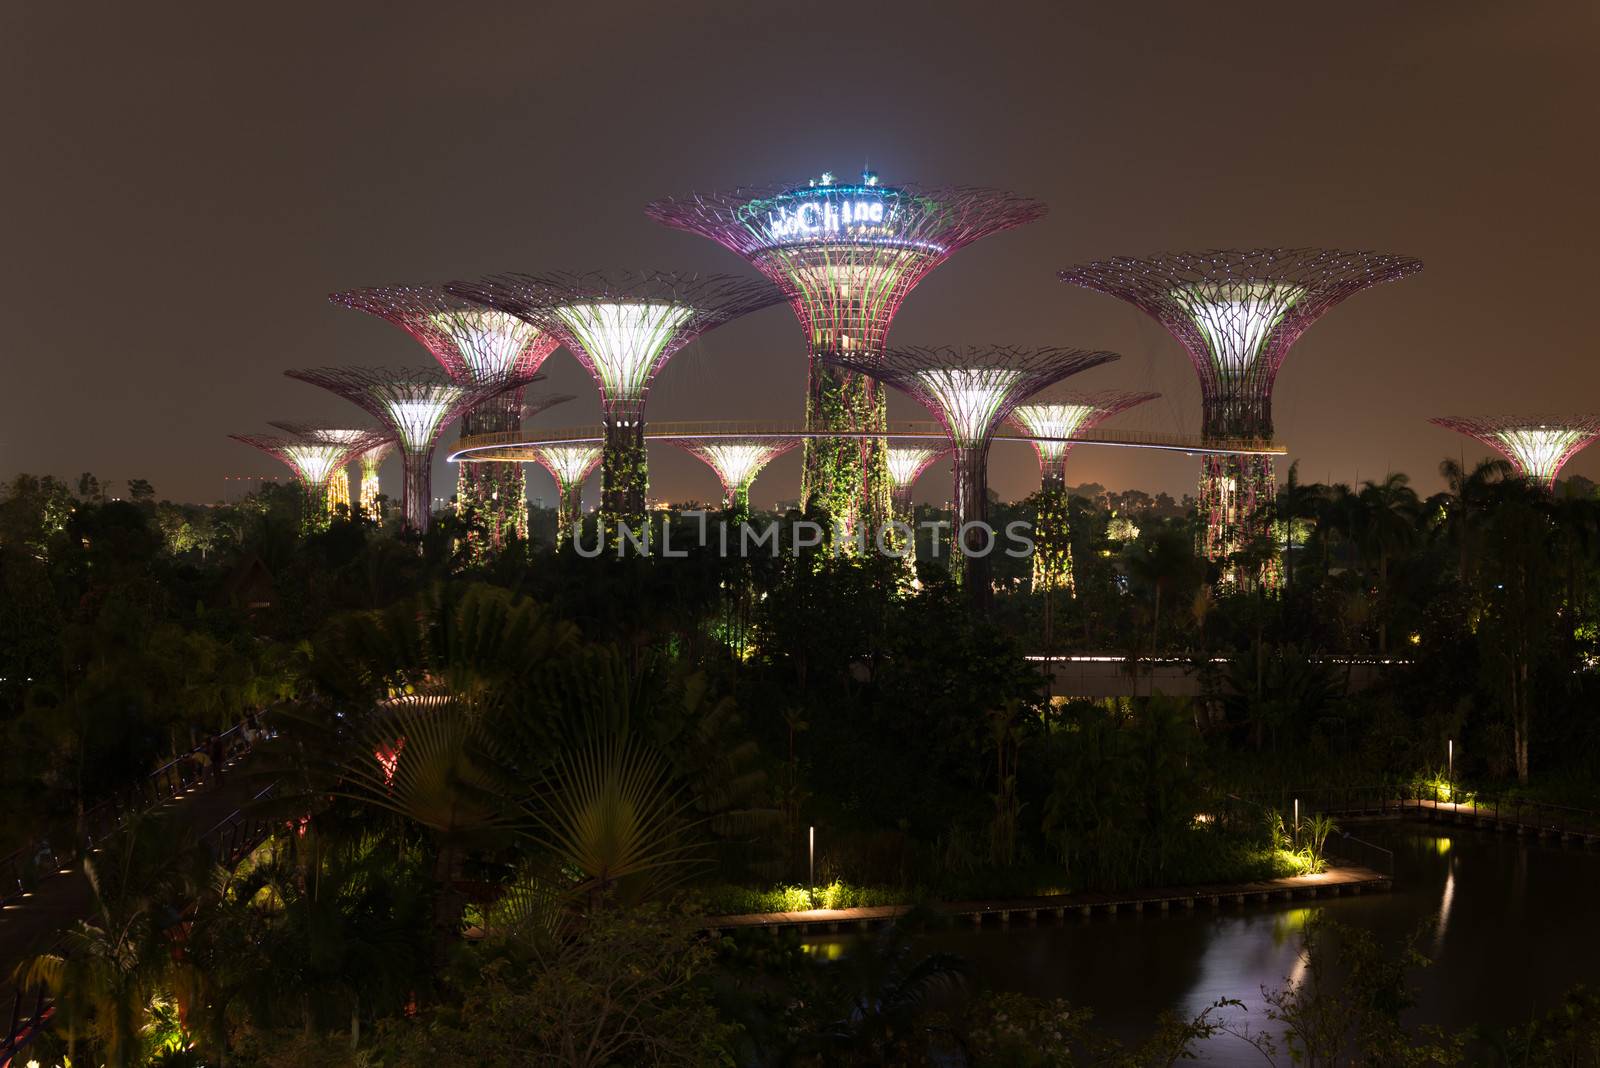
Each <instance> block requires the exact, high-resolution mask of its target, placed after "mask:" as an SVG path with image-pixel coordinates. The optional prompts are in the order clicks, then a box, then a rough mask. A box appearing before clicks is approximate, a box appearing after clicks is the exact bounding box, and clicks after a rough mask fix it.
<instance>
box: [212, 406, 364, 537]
mask: <svg viewBox="0 0 1600 1068" xmlns="http://www.w3.org/2000/svg"><path fill="white" fill-rule="evenodd" d="M276 425H279V426H282V424H276ZM297 425H298V424H297ZM228 436H229V437H231V438H232V439H233V440H234V441H239V442H243V443H244V444H246V445H250V446H252V447H254V448H257V449H260V450H261V451H262V452H264V453H266V454H267V455H268V456H271V457H273V458H274V459H276V460H279V461H281V462H282V463H284V464H286V465H287V466H288V467H289V469H290V470H291V471H293V472H294V474H295V478H296V479H298V480H299V482H300V486H301V489H302V491H303V492H304V495H305V497H304V506H303V508H302V512H301V514H302V517H303V520H302V521H303V524H304V526H305V528H306V529H307V530H316V529H320V528H321V527H323V526H326V525H327V521H328V481H329V479H330V478H331V477H332V476H333V473H334V472H335V471H337V470H339V469H340V468H341V467H343V466H344V465H345V464H347V463H349V462H350V458H351V457H352V456H354V455H356V454H357V453H359V452H361V451H362V450H363V449H367V448H371V447H372V446H374V445H376V444H378V443H379V442H381V441H382V440H383V439H384V437H385V432H384V431H382V430H377V429H373V430H365V431H353V432H350V433H349V434H347V435H346V434H341V435H339V438H340V440H333V439H332V438H330V437H329V436H327V435H324V434H320V433H301V432H298V431H293V430H286V431H285V432H284V433H282V434H275V435H272V434H229V435H228Z"/></svg>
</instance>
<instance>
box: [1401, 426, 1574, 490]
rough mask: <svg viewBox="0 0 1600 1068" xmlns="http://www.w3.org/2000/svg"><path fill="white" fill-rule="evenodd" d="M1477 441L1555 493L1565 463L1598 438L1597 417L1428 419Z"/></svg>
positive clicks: (1522, 474) (1542, 487)
mask: <svg viewBox="0 0 1600 1068" xmlns="http://www.w3.org/2000/svg"><path fill="white" fill-rule="evenodd" d="M1428 422H1430V423H1432V424H1434V425H1435V426H1442V427H1444V428H1445V429H1447V430H1455V431H1458V432H1460V433H1462V434H1466V435H1468V436H1469V437H1474V438H1477V439H1478V440H1479V441H1481V442H1483V443H1484V444H1485V445H1487V446H1489V448H1491V449H1493V450H1494V451H1495V452H1498V453H1499V454H1500V455H1501V456H1504V457H1505V458H1506V459H1507V460H1509V461H1511V466H1512V467H1513V468H1515V469H1516V471H1517V473H1518V474H1519V475H1521V476H1522V477H1523V478H1526V479H1527V480H1528V481H1530V482H1533V483H1535V484H1536V485H1538V486H1539V487H1540V488H1541V489H1543V490H1544V491H1545V492H1547V493H1549V492H1552V491H1554V490H1555V486H1556V476H1557V475H1559V474H1560V473H1561V468H1562V467H1564V466H1565V465H1566V462H1567V461H1568V460H1570V459H1572V458H1573V457H1574V456H1576V455H1577V454H1578V453H1579V452H1581V451H1582V450H1583V449H1584V448H1585V447H1587V446H1588V445H1589V443H1590V442H1592V441H1594V439H1595V438H1597V437H1600V415H1528V416H1516V415H1484V416H1443V417H1440V418H1438V419H1429V420H1428Z"/></svg>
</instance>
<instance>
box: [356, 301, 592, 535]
mask: <svg viewBox="0 0 1600 1068" xmlns="http://www.w3.org/2000/svg"><path fill="white" fill-rule="evenodd" d="M328 299H329V300H331V301H333V302H334V303H335V304H339V305H342V306H344V307H346V308H353V309H355V310H356V311H362V312H366V313H367V314H368V315H375V316H377V317H378V318H380V319H383V320H385V321H386V322H389V323H393V324H394V325H395V326H398V327H400V328H401V329H402V330H404V331H405V332H406V333H408V334H410V335H411V336H412V337H413V338H414V339H416V341H417V342H418V343H420V344H421V345H422V346H423V348H425V349H427V350H428V352H429V353H431V354H432V355H433V358H434V359H436V360H438V361H439V365H440V366H441V367H443V368H444V371H445V374H447V375H449V376H450V378H451V380H452V381H455V382H460V383H463V384H466V385H484V384H488V383H491V382H503V381H507V380H511V379H527V378H531V377H532V376H533V375H534V374H536V373H537V372H538V370H539V368H540V367H541V366H542V365H543V364H544V361H545V360H546V359H547V358H548V357H549V355H550V354H551V353H552V352H554V351H555V350H556V347H557V346H559V345H560V344H561V342H560V340H559V339H558V338H556V337H555V336H554V335H553V334H550V333H548V332H546V331H544V330H541V329H540V328H539V327H537V326H535V325H533V324H531V323H527V322H524V321H523V320H521V319H518V318H517V317H516V316H513V315H507V314H505V313H504V312H500V311H495V310H494V309H491V308H484V307H481V306H479V305H476V304H473V303H472V302H470V301H467V300H463V299H462V298H461V297H458V296H456V295H455V294H453V293H450V292H449V291H447V290H446V289H445V288H444V287H443V286H437V285H401V286H376V287H372V288H368V289H352V290H347V291H345V292H342V293H333V294H330V295H329V297H328ZM523 403H524V402H523V396H522V390H521V389H520V388H514V389H507V390H505V391H503V392H500V393H496V394H494V395H493V396H491V397H487V398H485V399H484V400H483V401H481V402H479V403H477V404H475V405H473V406H472V407H470V408H468V409H467V410H466V411H465V412H463V413H462V415H461V432H462V433H463V434H467V435H472V434H486V433H495V432H497V431H507V430H520V429H521V428H522V420H521V415H522V408H523ZM527 499H528V485H527V477H526V473H525V472H524V470H523V468H522V467H521V466H520V465H513V466H505V465H502V466H498V467H487V466H484V465H482V464H478V463H471V462H468V463H463V464H462V465H461V466H460V467H459V468H458V469H457V470H456V502H457V508H458V510H459V513H460V514H461V516H462V518H463V519H464V520H465V521H466V523H467V526H468V529H469V530H472V531H477V530H479V529H482V530H483V531H485V532H486V533H487V535H488V545H487V546H482V545H479V544H475V546H474V547H475V549H480V550H481V549H485V548H499V546H500V545H502V544H503V543H504V541H505V539H506V538H507V537H508V536H509V535H510V534H511V533H513V532H515V533H516V535H517V536H518V537H521V538H526V537H527V536H528V505H527ZM469 537H473V536H471V535H469Z"/></svg>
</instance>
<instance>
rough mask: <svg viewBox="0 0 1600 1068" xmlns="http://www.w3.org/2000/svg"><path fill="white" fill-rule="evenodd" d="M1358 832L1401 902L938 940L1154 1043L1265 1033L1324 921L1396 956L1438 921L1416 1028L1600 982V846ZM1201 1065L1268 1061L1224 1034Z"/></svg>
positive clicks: (1416, 831) (1492, 1015) (1332, 901)
mask: <svg viewBox="0 0 1600 1068" xmlns="http://www.w3.org/2000/svg"><path fill="white" fill-rule="evenodd" d="M1354 830H1355V833H1357V834H1359V835H1360V836H1361V837H1362V838H1365V839H1367V840H1368V841H1371V842H1374V843H1377V844H1380V845H1383V846H1385V847H1387V848H1390V849H1393V850H1394V852H1395V884H1394V889H1393V890H1392V891H1391V892H1389V893H1382V894H1367V895H1363V896H1360V897H1338V898H1318V899H1315V900H1314V901H1301V902H1281V903H1273V904H1260V905H1247V906H1245V907H1243V908H1225V909H1224V910H1223V911H1221V912H1214V911H1209V910H1206V909H1203V908H1202V909H1199V910H1196V911H1194V912H1192V913H1190V912H1183V911H1174V912H1172V913H1169V914H1166V915H1162V914H1159V913H1143V914H1134V913H1119V914H1117V915H1115V916H1108V915H1102V914H1100V913H1096V914H1095V916H1094V917H1093V918H1091V919H1088V920H1080V919H1077V918H1073V917H1070V916H1069V918H1068V919H1066V920H1065V921H1062V922H1059V923H1057V922H1048V923H1040V924H1039V925H1037V926H1015V927H1011V928H1005V929H999V928H992V927H985V928H982V929H975V928H970V927H968V928H962V927H957V928H954V929H952V930H948V931H943V932H939V933H936V934H933V935H930V936H929V937H928V939H927V945H928V948H929V949H930V950H933V949H937V950H944V951H949V952H953V953H956V954H959V955H960V956H962V957H964V958H966V959H967V960H968V961H969V962H970V964H971V966H972V969H973V972H974V976H975V978H976V980H977V981H978V982H979V983H980V984H982V985H984V986H987V987H992V988H998V989H1004V990H1015V991H1020V992H1023V993H1027V994H1032V995H1035V996H1038V997H1059V998H1065V999H1066V1000H1067V1001H1069V1002H1071V1003H1072V1004H1074V1005H1078V1006H1082V1007H1085V1008H1089V1009H1092V1010H1093V1011H1094V1015H1095V1018H1096V1020H1097V1021H1099V1024H1100V1026H1101V1027H1103V1028H1104V1029H1105V1030H1106V1031H1108V1032H1109V1033H1111V1034H1114V1035H1116V1036H1118V1037H1120V1038H1123V1039H1132V1038H1136V1037H1138V1036H1141V1035H1144V1034H1147V1033H1148V1032H1149V1030H1150V1029H1151V1027H1152V1025H1153V1022H1154V1020H1155V1019H1156V1017H1157V1016H1158V1015H1159V1014H1160V1013H1161V1012H1162V1011H1163V1010H1172V1011H1174V1012H1177V1013H1179V1014H1180V1015H1182V1016H1185V1017H1189V1016H1193V1015H1194V1014H1196V1013H1198V1012H1199V1011H1200V1010H1202V1009H1203V1008H1205V1007H1206V1006H1207V1005H1209V1004H1211V1003H1212V1002H1214V1001H1215V1000H1216V999H1218V998H1220V997H1233V998H1238V999H1240V1000H1241V1001H1243V1002H1244V1003H1245V1006H1246V1009H1247V1010H1248V1011H1247V1012H1246V1013H1245V1014H1243V1015H1242V1016H1241V1015H1240V1014H1239V1013H1238V1012H1237V1010H1235V1011H1234V1013H1233V1014H1232V1016H1233V1017H1234V1018H1235V1019H1238V1020H1240V1021H1241V1022H1247V1023H1249V1024H1250V1025H1251V1026H1252V1028H1260V1027H1262V1026H1264V1025H1266V1023H1267V1021H1266V1020H1265V1018H1264V1016H1263V1014H1262V1008H1263V1005H1262V993H1261V989H1262V987H1267V988H1268V989H1272V988H1277V987H1281V986H1282V985H1284V983H1285V980H1286V979H1287V978H1288V977H1291V976H1293V975H1294V974H1295V973H1296V968H1297V964H1298V959H1299V949H1300V933H1299V932H1300V930H1301V928H1302V927H1303V926H1304V924H1305V922H1306V920H1307V919H1308V918H1309V917H1310V916H1312V915H1313V914H1314V913H1318V912H1321V913H1324V914H1326V915H1328V916H1329V917H1331V918H1333V919H1336V920H1338V921H1340V922H1342V923H1346V924H1349V925H1351V926H1358V927H1362V928H1365V929H1368V930H1370V931H1372V932H1373V933H1374V934H1375V935H1376V936H1377V938H1378V940H1379V942H1380V943H1381V944H1383V945H1385V946H1386V947H1389V946H1393V945H1394V944H1395V943H1397V942H1398V941H1399V940H1401V939H1403V938H1404V937H1405V936H1406V935H1408V934H1409V933H1411V932H1413V931H1415V930H1417V929H1418V927H1419V925H1424V926H1425V933H1424V937H1423V940H1422V943H1421V946H1420V948H1421V949H1422V951H1423V952H1424V953H1426V954H1427V955H1428V956H1429V957H1431V958H1433V960H1434V964H1433V966H1432V967H1429V968H1425V969H1423V970H1421V971H1420V972H1418V973H1415V974H1414V976H1413V981H1414V984H1415V986H1416V987H1417V989H1418V991H1419V996H1418V1003H1417V1006H1416V1008H1415V1009H1413V1010H1411V1011H1412V1016H1411V1017H1408V1020H1409V1021H1414V1022H1421V1023H1434V1024H1439V1025H1442V1026H1444V1027H1446V1028H1448V1029H1451V1030H1460V1029H1465V1028H1468V1027H1471V1026H1473V1025H1476V1024H1486V1025H1489V1026H1494V1027H1505V1026H1512V1025H1516V1024H1521V1023H1526V1022H1527V1021H1528V1020H1529V1019H1530V1018H1531V1017H1532V1016H1535V1015H1539V1014H1543V1013H1544V1012H1547V1011H1549V1010H1550V1009H1552V1008H1554V1007H1555V1005H1556V1004H1557V1003H1558V1001H1559V999H1560V997H1561V995H1562V994H1563V993H1564V992H1565V991H1566V990H1567V989H1569V988H1570V987H1572V986H1573V985H1574V984H1577V983H1580V982H1581V983H1587V984H1588V985H1589V986H1590V987H1591V988H1592V987H1594V986H1597V985H1600V910H1596V909H1595V906H1594V898H1593V893H1594V889H1595V886H1596V884H1597V883H1600V851H1593V850H1590V851H1585V850H1584V848H1583V847H1582V846H1561V845H1558V844H1555V843H1540V842H1539V841H1537V840H1534V839H1524V838H1518V837H1516V836H1515V835H1508V834H1497V833H1495V832H1492V831H1482V830H1475V829H1466V828H1457V827H1447V826H1443V825H1432V824H1417V823H1406V824H1386V825H1363V826H1360V827H1357V828H1354ZM819 941H824V942H826V941H827V940H819ZM844 951H846V952H848V950H847V949H845V950H844ZM1280 1060H1281V1061H1283V1062H1284V1063H1287V1058H1286V1057H1280ZM1193 1063H1199V1064H1213V1065H1231V1064H1258V1065H1259V1064H1264V1063H1265V1062H1264V1061H1263V1060H1262V1059H1261V1057H1260V1055H1259V1054H1257V1053H1256V1052H1254V1051H1253V1050H1250V1049H1248V1048H1247V1047H1245V1046H1244V1045H1243V1044H1242V1043H1241V1042H1239V1041H1238V1040H1237V1039H1233V1038H1228V1037H1221V1038H1218V1039H1216V1040H1214V1041H1213V1042H1211V1043H1209V1044H1208V1045H1207V1046H1206V1048H1205V1049H1204V1050H1203V1051H1202V1055H1201V1057H1200V1059H1199V1060H1198V1061H1196V1062H1193Z"/></svg>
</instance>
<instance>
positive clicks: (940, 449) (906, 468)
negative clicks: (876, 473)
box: [884, 438, 950, 567]
mask: <svg viewBox="0 0 1600 1068" xmlns="http://www.w3.org/2000/svg"><path fill="white" fill-rule="evenodd" d="M949 455H950V445H949V443H948V442H944V441H938V440H936V439H934V438H889V439H888V440H887V442H886V448H885V449H884V464H885V468H886V470H887V471H888V473H889V508H890V517H891V518H892V519H893V520H894V521H895V522H896V523H900V524H903V525H904V527H905V529H906V530H907V531H910V534H909V535H908V536H907V537H906V545H905V551H906V564H907V566H908V567H911V566H913V565H914V564H915V562H916V553H917V536H916V515H915V511H914V509H913V508H912V505H911V490H912V487H914V486H915V485H916V484H917V479H919V478H921V477H922V473H923V472H924V471H926V470H927V469H928V468H929V467H930V466H932V465H933V464H934V463H935V462H936V461H938V460H939V459H941V458H943V457H945V456H949Z"/></svg>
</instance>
